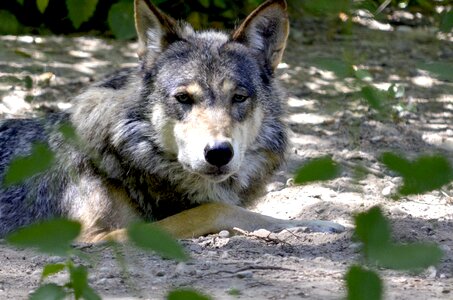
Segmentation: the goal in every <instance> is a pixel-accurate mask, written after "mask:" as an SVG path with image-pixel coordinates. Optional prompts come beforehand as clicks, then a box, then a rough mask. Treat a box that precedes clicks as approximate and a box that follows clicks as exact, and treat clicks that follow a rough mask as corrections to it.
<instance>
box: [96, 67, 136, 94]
mask: <svg viewBox="0 0 453 300" xmlns="http://www.w3.org/2000/svg"><path fill="white" fill-rule="evenodd" d="M132 71H133V69H132V68H125V69H121V70H118V71H116V72H114V73H112V74H110V75H108V76H107V77H106V78H105V79H104V80H103V81H102V82H101V83H99V85H98V86H99V87H103V88H107V89H114V90H119V89H122V88H123V87H125V86H126V85H127V83H128V79H129V77H130V74H131V73H132Z"/></svg>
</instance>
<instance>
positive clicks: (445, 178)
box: [381, 153, 453, 195]
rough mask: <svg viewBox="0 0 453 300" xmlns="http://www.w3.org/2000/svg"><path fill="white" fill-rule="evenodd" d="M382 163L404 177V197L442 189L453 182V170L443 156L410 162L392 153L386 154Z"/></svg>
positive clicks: (402, 188) (423, 157) (401, 189)
mask: <svg viewBox="0 0 453 300" xmlns="http://www.w3.org/2000/svg"><path fill="white" fill-rule="evenodd" d="M381 161H382V162H383V163H384V164H385V165H386V166H387V168H389V169H390V170H392V171H395V172H397V173H399V174H400V175H401V176H402V177H403V186H402V187H401V188H400V189H399V192H400V193H401V194H402V195H411V194H421V193H425V192H429V191H432V190H435V189H439V188H441V187H442V186H443V185H445V184H447V183H449V182H450V181H452V180H453V168H452V167H451V165H450V163H449V161H448V160H447V159H446V158H445V157H443V156H441V155H431V156H420V157H418V158H417V159H416V160H415V161H413V162H410V161H407V160H406V159H404V158H402V157H400V156H398V155H396V154H392V153H384V154H383V155H382V157H381Z"/></svg>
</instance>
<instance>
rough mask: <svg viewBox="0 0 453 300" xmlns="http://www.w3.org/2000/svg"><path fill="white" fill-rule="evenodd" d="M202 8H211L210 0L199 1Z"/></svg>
mask: <svg viewBox="0 0 453 300" xmlns="http://www.w3.org/2000/svg"><path fill="white" fill-rule="evenodd" d="M199 2H200V4H201V6H203V7H205V8H209V2H210V1H209V0H199Z"/></svg>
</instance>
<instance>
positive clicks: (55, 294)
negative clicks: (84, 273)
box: [29, 283, 67, 300]
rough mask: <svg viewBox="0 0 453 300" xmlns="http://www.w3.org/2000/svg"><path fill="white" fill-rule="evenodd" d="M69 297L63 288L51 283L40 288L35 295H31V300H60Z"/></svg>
mask: <svg viewBox="0 0 453 300" xmlns="http://www.w3.org/2000/svg"><path fill="white" fill-rule="evenodd" d="M66 296H67V293H66V291H65V290H64V288H63V287H61V286H59V285H56V284H55V283H49V284H46V285H42V286H40V287H39V288H38V289H37V290H36V291H34V292H33V294H31V295H30V298H29V300H60V299H65V298H66Z"/></svg>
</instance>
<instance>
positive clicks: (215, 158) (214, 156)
mask: <svg viewBox="0 0 453 300" xmlns="http://www.w3.org/2000/svg"><path fill="white" fill-rule="evenodd" d="M233 154H234V151H233V146H232V145H231V144H230V143H228V142H215V143H214V144H213V145H207V146H206V147H205V148H204V158H205V159H206V161H207V162H208V163H210V164H211V165H214V166H217V167H221V166H224V165H226V164H227V163H229V162H230V160H231V159H232V158H233Z"/></svg>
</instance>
